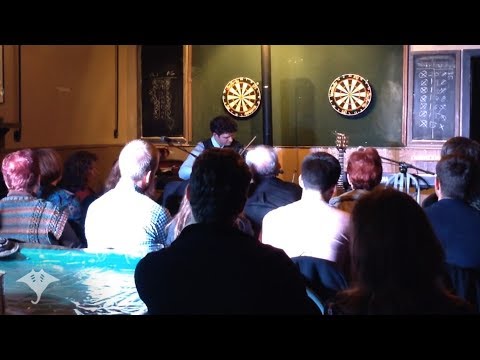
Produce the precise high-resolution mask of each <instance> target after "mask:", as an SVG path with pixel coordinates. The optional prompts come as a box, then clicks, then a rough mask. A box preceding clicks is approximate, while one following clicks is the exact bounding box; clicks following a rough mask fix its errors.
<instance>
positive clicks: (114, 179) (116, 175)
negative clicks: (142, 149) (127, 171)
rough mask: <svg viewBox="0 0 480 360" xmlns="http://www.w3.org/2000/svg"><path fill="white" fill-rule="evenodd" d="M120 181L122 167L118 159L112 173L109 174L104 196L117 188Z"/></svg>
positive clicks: (111, 170) (104, 186)
mask: <svg viewBox="0 0 480 360" xmlns="http://www.w3.org/2000/svg"><path fill="white" fill-rule="evenodd" d="M119 180H120V167H119V166H118V159H116V160H115V161H114V162H113V164H112V168H111V169H110V172H109V173H108V176H107V178H106V179H105V183H104V185H103V194H105V193H107V192H109V191H110V190H112V189H113V188H114V187H115V186H117V184H118V181H119Z"/></svg>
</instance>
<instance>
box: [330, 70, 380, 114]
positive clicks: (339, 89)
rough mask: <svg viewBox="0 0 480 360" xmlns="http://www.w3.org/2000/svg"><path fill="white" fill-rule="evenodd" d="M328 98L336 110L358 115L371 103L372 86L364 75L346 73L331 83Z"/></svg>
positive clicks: (341, 112)
mask: <svg viewBox="0 0 480 360" xmlns="http://www.w3.org/2000/svg"><path fill="white" fill-rule="evenodd" d="M328 99H329V101H330V104H331V105H332V107H333V108H334V110H335V111H336V112H338V113H340V114H342V115H347V116H352V115H357V114H360V113H361V112H362V111H364V110H365V109H366V108H367V107H368V105H370V101H371V100H372V88H371V87H370V84H369V83H368V80H367V79H365V78H363V77H362V76H360V75H356V74H344V75H342V76H339V77H337V78H336V79H335V80H334V81H333V82H332V85H330V89H329V90H328Z"/></svg>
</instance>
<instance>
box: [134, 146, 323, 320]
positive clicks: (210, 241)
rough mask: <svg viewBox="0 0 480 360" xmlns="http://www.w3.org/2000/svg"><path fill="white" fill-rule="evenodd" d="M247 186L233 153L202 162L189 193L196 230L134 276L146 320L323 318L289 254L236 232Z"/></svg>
mask: <svg viewBox="0 0 480 360" xmlns="http://www.w3.org/2000/svg"><path fill="white" fill-rule="evenodd" d="M250 180H251V174H250V171H249V168H248V166H247V165H246V163H245V161H244V160H243V158H242V157H241V155H239V154H238V153H236V152H235V151H233V150H229V149H227V150H221V149H216V148H212V149H208V150H205V151H204V152H202V154H200V156H199V157H198V159H197V160H196V161H195V163H194V165H193V170H192V176H191V178H190V183H189V186H188V187H187V192H186V194H187V198H188V200H189V201H190V204H191V207H192V213H193V215H194V217H195V220H196V223H194V224H190V225H188V226H186V227H185V228H184V229H183V231H182V232H181V233H180V235H179V236H178V238H177V239H176V240H175V241H174V242H173V243H172V245H171V246H170V247H168V248H165V249H162V250H160V251H157V252H153V253H150V254H148V255H146V256H145V257H144V258H142V259H141V260H140V262H139V263H138V264H137V267H136V269H135V284H136V287H137V291H138V294H139V296H140V298H141V299H142V301H143V302H144V303H145V304H146V305H147V308H148V314H320V311H319V310H318V308H317V307H316V306H315V304H314V303H313V302H312V301H311V300H310V298H309V297H308V295H307V293H306V289H305V285H304V283H303V279H302V277H301V275H300V273H299V271H298V270H297V268H296V266H295V264H294V263H293V262H292V261H291V260H290V258H289V257H288V256H287V255H286V254H285V252H284V251H283V250H280V249H276V248H274V247H272V246H269V245H265V244H262V243H260V242H259V241H257V239H255V238H253V237H252V236H250V235H247V234H244V233H242V232H241V231H240V230H238V229H237V228H235V226H234V221H235V219H236V217H237V216H238V214H240V212H241V211H242V209H243V207H244V205H245V201H246V194H247V189H248V186H249V184H250Z"/></svg>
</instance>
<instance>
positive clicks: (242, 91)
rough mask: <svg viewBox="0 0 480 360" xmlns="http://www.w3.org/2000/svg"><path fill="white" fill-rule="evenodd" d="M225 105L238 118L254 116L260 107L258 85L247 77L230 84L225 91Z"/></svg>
mask: <svg viewBox="0 0 480 360" xmlns="http://www.w3.org/2000/svg"><path fill="white" fill-rule="evenodd" d="M222 100H223V105H224V106H225V109H227V111H228V112H229V113H230V114H232V115H234V116H237V117H247V116H250V115H252V114H253V113H254V112H255V111H257V109H258V108H259V107H260V100H261V95H260V88H259V87H258V83H257V82H255V81H253V80H252V79H250V78H247V77H238V78H235V79H233V80H231V81H229V82H228V84H227V85H226V86H225V88H224V89H223V96H222Z"/></svg>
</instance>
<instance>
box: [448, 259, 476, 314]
mask: <svg viewBox="0 0 480 360" xmlns="http://www.w3.org/2000/svg"><path fill="white" fill-rule="evenodd" d="M446 270H447V273H448V275H450V280H451V286H452V290H453V291H454V292H455V294H457V295H458V296H459V297H461V298H462V299H464V300H466V301H468V302H470V303H471V304H472V305H473V306H474V307H475V309H476V310H477V311H478V312H480V271H479V270H477V269H469V268H462V267H460V266H457V265H453V264H446Z"/></svg>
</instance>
